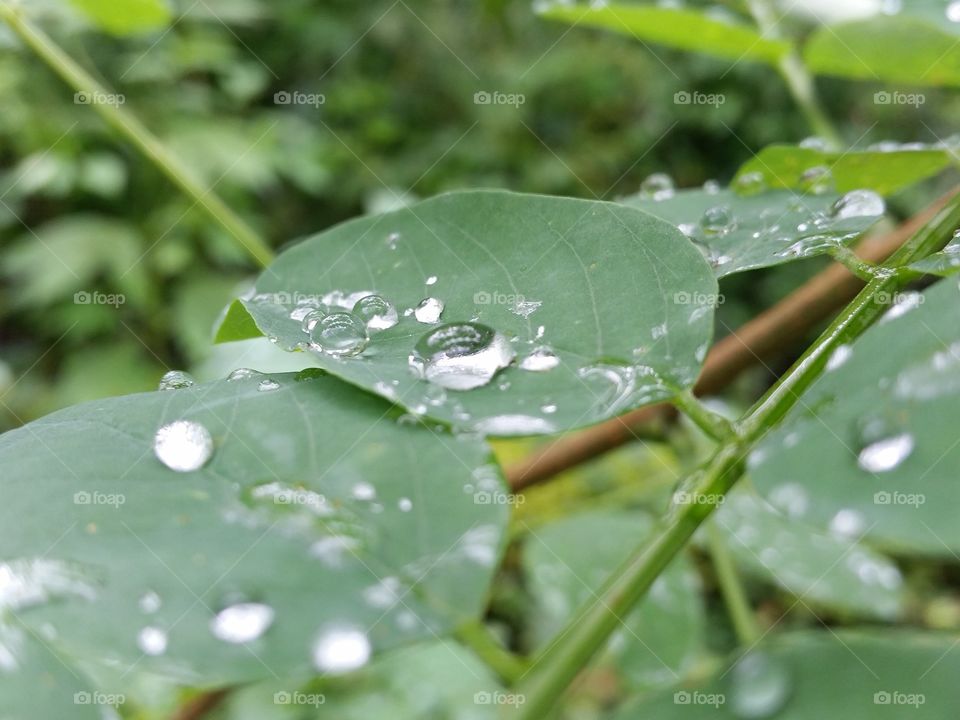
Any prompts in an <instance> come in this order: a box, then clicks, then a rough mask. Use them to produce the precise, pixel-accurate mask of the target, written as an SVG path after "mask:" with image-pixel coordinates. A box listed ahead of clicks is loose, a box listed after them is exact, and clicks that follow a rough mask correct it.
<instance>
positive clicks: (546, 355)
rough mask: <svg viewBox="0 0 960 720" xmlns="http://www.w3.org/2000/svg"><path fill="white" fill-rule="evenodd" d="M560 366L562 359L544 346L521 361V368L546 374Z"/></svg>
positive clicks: (534, 350)
mask: <svg viewBox="0 0 960 720" xmlns="http://www.w3.org/2000/svg"><path fill="white" fill-rule="evenodd" d="M559 364H560V358H558V357H557V354H556V353H555V352H554V351H553V349H552V348H549V347H547V346H545V345H543V346H541V347H538V348H534V349H533V350H532V351H531V352H530V354H529V355H527V356H526V357H525V358H524V359H523V360H521V361H520V368H521V369H523V370H530V371H531V372H546V371H547V370H553V368H555V367H556V366H557V365H559Z"/></svg>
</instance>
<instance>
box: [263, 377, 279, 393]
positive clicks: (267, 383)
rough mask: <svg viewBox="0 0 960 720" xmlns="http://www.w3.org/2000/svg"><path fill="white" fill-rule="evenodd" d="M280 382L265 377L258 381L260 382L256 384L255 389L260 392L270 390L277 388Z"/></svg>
mask: <svg viewBox="0 0 960 720" xmlns="http://www.w3.org/2000/svg"><path fill="white" fill-rule="evenodd" d="M279 389H280V383H278V382H277V381H276V380H274V379H273V378H265V379H263V380H261V381H260V384H259V385H257V390H259V391H260V392H271V391H272V390H279Z"/></svg>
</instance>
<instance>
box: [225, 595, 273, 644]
mask: <svg viewBox="0 0 960 720" xmlns="http://www.w3.org/2000/svg"><path fill="white" fill-rule="evenodd" d="M273 617H274V612H273V608H272V607H270V606H269V605H264V604H263V603H256V602H244V603H236V604H235V605H230V606H228V607H225V608H224V609H223V610H221V611H220V612H218V613H217V614H216V615H215V616H214V618H213V619H212V620H211V621H210V632H212V633H213V635H214V637H216V638H217V639H218V640H223V641H224V642H228V643H235V644H239V643H246V642H251V641H253V640H256V639H257V638H258V637H260V636H261V635H263V633H265V632H266V631H267V629H268V628H269V627H270V626H271V625H272V624H273Z"/></svg>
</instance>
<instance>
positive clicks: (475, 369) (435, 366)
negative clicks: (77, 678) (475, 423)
mask: <svg viewBox="0 0 960 720" xmlns="http://www.w3.org/2000/svg"><path fill="white" fill-rule="evenodd" d="M514 355H515V353H514V350H513V347H512V346H511V345H510V343H509V341H508V340H507V339H506V338H505V337H504V336H503V335H501V334H500V333H498V332H497V331H496V330H494V329H493V328H491V327H489V326H487V325H481V324H480V323H471V322H466V323H450V324H448V325H441V326H440V327H437V328H434V329H433V330H431V331H430V332H428V333H427V334H426V335H424V336H423V337H422V338H420V340H419V342H417V344H416V347H415V348H414V352H413V354H412V355H411V356H410V363H411V367H413V368H414V369H415V370H416V371H417V372H418V374H420V376H421V377H423V378H424V379H426V380H428V381H429V382H432V383H434V384H436V385H439V386H441V387H444V388H447V389H449V390H472V389H473V388H478V387H481V386H482V385H486V384H487V383H489V382H490V381H491V380H492V379H493V376H494V375H496V374H497V372H498V371H499V370H501V369H502V368H505V367H507V365H509V364H510V362H511V361H512V360H513V358H514Z"/></svg>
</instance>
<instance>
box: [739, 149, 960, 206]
mask: <svg viewBox="0 0 960 720" xmlns="http://www.w3.org/2000/svg"><path fill="white" fill-rule="evenodd" d="M951 162H952V158H951V154H950V150H949V149H948V148H945V147H943V148H938V147H936V146H923V148H922V149H920V148H918V149H904V148H903V147H902V146H900V147H898V148H890V149H877V150H851V151H849V152H845V153H836V152H826V151H824V150H817V149H814V148H803V147H797V146H795V145H770V146H768V147H765V148H764V149H763V150H761V151H760V153H759V154H757V155H756V156H755V157H753V159H751V160H749V161H747V162H746V163H745V164H744V165H743V166H742V167H741V168H740V170H739V171H738V172H737V177H736V179H735V180H734V184H735V185H736V184H737V182H738V181H739V182H740V183H743V182H745V178H744V176H748V177H747V178H746V179H747V180H749V179H751V178H753V177H756V175H755V174H757V173H758V174H759V175H760V176H762V181H763V183H765V184H766V185H767V186H768V187H771V188H789V189H792V190H809V185H810V181H809V179H808V178H804V173H806V172H807V171H809V170H811V169H814V168H828V169H829V171H830V172H829V176H828V179H827V181H826V184H827V185H828V189H830V190H836V191H837V192H841V193H845V192H849V191H851V190H861V189H862V190H873V191H874V192H878V193H880V194H881V195H892V194H893V193H895V192H897V191H898V190H902V189H903V188H906V187H909V186H910V185H913V184H914V183H916V182H919V181H920V180H924V179H926V178H928V177H931V176H933V175H936V174H937V173H938V172H940V171H941V170H944V169H945V168H947V167H948V166H949V165H950V163H951Z"/></svg>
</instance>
